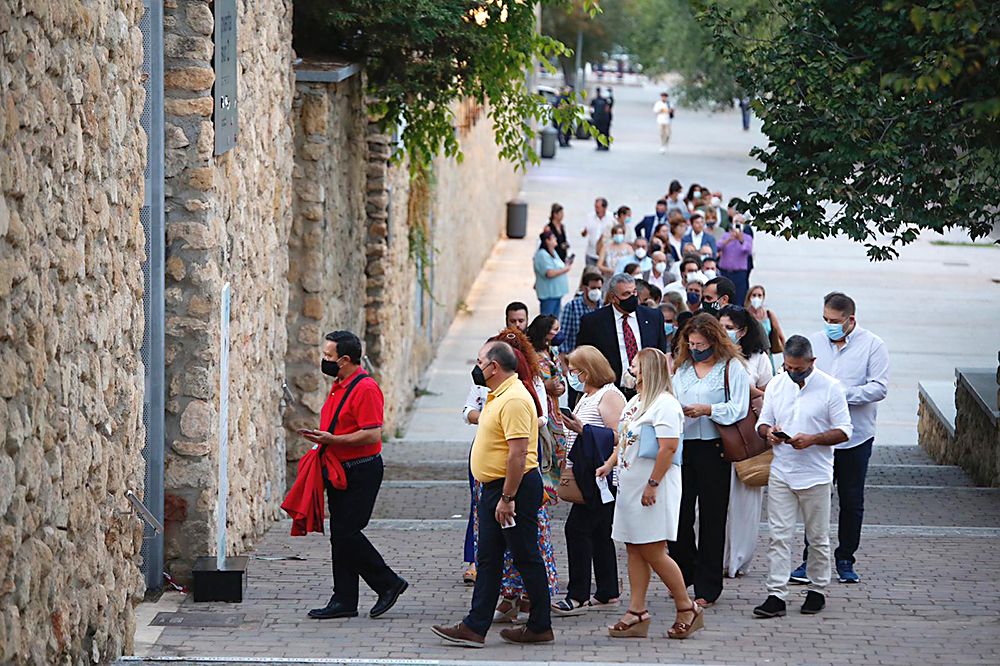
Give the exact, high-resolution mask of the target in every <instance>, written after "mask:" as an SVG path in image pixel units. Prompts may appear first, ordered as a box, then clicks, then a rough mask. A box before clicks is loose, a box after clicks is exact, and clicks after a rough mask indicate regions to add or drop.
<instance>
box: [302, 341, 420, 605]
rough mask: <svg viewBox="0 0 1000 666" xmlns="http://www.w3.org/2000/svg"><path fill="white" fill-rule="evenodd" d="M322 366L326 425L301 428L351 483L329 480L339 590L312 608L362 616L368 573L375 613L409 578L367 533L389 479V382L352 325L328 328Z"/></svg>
mask: <svg viewBox="0 0 1000 666" xmlns="http://www.w3.org/2000/svg"><path fill="white" fill-rule="evenodd" d="M322 366H323V374H325V375H329V376H330V377H333V378H334V382H333V387H332V388H331V389H330V395H329V396H328V397H327V399H326V403H325V404H324V405H323V410H322V412H321V413H320V429H319V430H306V431H302V436H303V437H305V438H306V439H308V440H309V441H311V442H314V443H316V444H319V445H320V446H321V447H325V448H326V450H327V451H330V452H332V453H334V454H335V455H336V456H337V459H338V460H339V461H340V463H341V464H342V465H343V467H344V471H345V472H346V475H347V488H345V489H343V490H338V489H336V488H334V487H333V485H332V484H331V483H330V482H329V480H327V481H326V482H325V486H326V494H327V498H328V502H329V507H330V544H331V550H332V556H333V596H331V597H330V601H329V603H327V605H326V606H324V607H323V608H314V609H312V610H311V611H309V617H312V618H316V619H320V620H325V619H328V618H336V617H357V615H358V579H359V578H364V580H365V583H367V584H368V586H369V587H370V588H372V589H373V590H374V591H375V592H376V593H377V594H378V601H377V602H376V603H375V605H374V606H373V607H372V609H371V611H370V612H369V615H370V616H371V617H373V618H374V617H378V616H380V615H382V614H384V613H385V612H386V611H388V610H389V609H390V608H392V607H393V605H395V603H396V600H397V599H398V598H399V595H400V594H402V593H403V592H404V591H405V590H406V588H407V586H408V584H407V582H406V581H405V580H403V578H401V577H400V576H399V574H397V573H396V572H395V571H393V570H392V569H391V568H389V565H387V564H386V563H385V560H384V559H382V555H381V554H380V553H379V552H378V550H376V548H375V546H373V545H372V543H371V542H370V541H369V540H368V538H367V537H365V535H364V534H363V533H362V530H363V529H364V528H365V527H367V526H368V521H369V520H371V516H372V510H373V509H374V508H375V499H376V497H378V491H379V487H380V486H381V485H382V472H383V465H382V456H381V455H380V454H381V452H382V416H383V406H384V403H383V398H382V390H381V389H380V388H379V387H378V384H376V383H375V380H374V379H372V378H371V377H369V376H368V375H367V374H366V373H365V372H364V371H363V370H362V369H361V340H359V339H358V336H356V335H354V334H353V333H351V332H349V331H334V332H333V333H329V334H327V336H326V341H325V342H324V344H323V361H322ZM331 424H332V426H333V427H331Z"/></svg>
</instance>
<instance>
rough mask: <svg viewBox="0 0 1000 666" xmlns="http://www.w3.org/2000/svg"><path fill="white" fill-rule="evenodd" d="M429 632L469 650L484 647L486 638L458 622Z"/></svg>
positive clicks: (438, 626)
mask: <svg viewBox="0 0 1000 666" xmlns="http://www.w3.org/2000/svg"><path fill="white" fill-rule="evenodd" d="M431 631H433V632H434V633H435V634H436V635H438V636H440V637H441V638H443V639H444V640H446V641H448V642H449V643H453V644H454V645H461V646H462V647H470V648H481V647H483V646H484V645H486V637H485V636H480V635H479V634H477V633H476V632H474V631H473V630H472V629H469V628H468V627H467V626H465V623H464V622H459V623H458V624H456V625H455V626H453V627H445V626H441V625H434V626H433V627H431ZM550 633H551V632H550Z"/></svg>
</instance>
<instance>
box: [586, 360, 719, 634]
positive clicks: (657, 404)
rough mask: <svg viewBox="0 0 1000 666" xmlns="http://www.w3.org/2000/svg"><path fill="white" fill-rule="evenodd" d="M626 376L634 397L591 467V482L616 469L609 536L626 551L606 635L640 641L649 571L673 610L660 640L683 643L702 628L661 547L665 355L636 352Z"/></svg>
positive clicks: (677, 503)
mask: <svg viewBox="0 0 1000 666" xmlns="http://www.w3.org/2000/svg"><path fill="white" fill-rule="evenodd" d="M631 373H632V374H633V375H634V376H635V378H636V385H637V387H638V393H637V395H635V396H634V397H633V398H632V399H631V400H629V402H628V403H627V404H626V405H625V409H624V411H623V412H622V417H621V422H620V423H619V426H618V444H617V446H616V448H615V451H614V453H613V454H612V455H611V458H609V459H608V461H607V462H605V464H604V465H603V466H602V467H600V468H599V469H598V470H597V475H598V476H599V477H601V478H608V477H610V476H611V473H612V471H613V470H614V469H615V468H617V471H618V500H617V501H616V502H615V515H614V522H613V526H612V532H611V536H612V538H613V539H614V540H615V541H621V542H623V543H625V547H626V549H627V552H628V574H629V590H630V591H629V605H628V610H627V611H626V612H625V615H624V617H622V619H621V620H619V621H618V622H617V623H616V624H614V625H613V626H611V627H608V633H609V635H610V636H611V637H612V638H629V637H643V638H645V637H646V636H647V634H648V631H649V625H650V620H651V617H650V614H649V611H648V610H647V609H648V606H647V605H646V593H647V592H648V590H649V582H650V570H652V571H655V572H656V575H657V576H659V577H660V580H662V581H663V582H664V583H665V584H666V586H667V588H668V589H669V590H670V594H671V596H672V597H673V599H674V606H675V608H676V612H677V615H676V617H675V619H674V623H673V626H671V627H670V629H669V630H668V631H667V637H668V638H688V637H689V636H691V634H693V633H694V632H695V631H697V630H698V629H701V628H703V627H704V626H705V616H704V611H703V610H702V609H701V607H700V606H698V604H696V603H695V602H694V601H692V600H691V597H690V596H689V595H688V592H687V585H685V582H684V576H683V575H682V573H681V570H680V568H679V567H678V566H677V564H676V563H675V562H674V560H673V559H671V557H670V556H669V555H668V554H667V547H666V546H667V542H668V541H673V540H675V539H676V538H677V527H678V523H679V518H680V507H681V485H682V483H681V467H680V455H679V454H680V450H679V446H680V441H681V437H682V434H683V431H684V414H683V413H682V411H681V405H680V403H679V402H678V401H677V398H675V397H674V396H673V394H672V393H671V387H670V370H669V367H668V365H667V357H666V354H664V353H663V352H662V351H660V350H659V349H643V350H642V351H640V352H639V353H638V354H636V356H635V358H634V359H633V360H632V368H631ZM647 438H648V440H649V447H648V448H646V443H647Z"/></svg>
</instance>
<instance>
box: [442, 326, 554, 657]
mask: <svg viewBox="0 0 1000 666" xmlns="http://www.w3.org/2000/svg"><path fill="white" fill-rule="evenodd" d="M472 381H474V382H475V383H476V384H477V385H478V386H485V387H487V388H489V390H490V393H489V395H488V396H487V398H486V404H485V405H484V406H483V411H482V412H481V413H480V414H479V427H478V428H477V429H476V439H475V440H474V441H473V442H472V455H471V457H470V459H469V465H470V468H471V470H472V475H473V476H474V477H475V478H476V479H477V480H478V481H479V482H481V483H482V484H483V490H482V494H481V495H480V497H479V504H478V510H479V550H478V552H477V555H476V586H475V589H474V590H473V593H472V609H471V610H470V611H469V614H468V615H466V616H465V619H464V620H462V621H461V622H459V623H458V624H456V625H453V626H444V625H436V626H434V627H431V631H433V632H434V633H435V634H436V635H437V636H439V637H441V638H442V639H444V640H445V641H447V642H448V643H451V644H453V645H461V646H463V647H474V648H481V647H483V646H484V645H485V643H486V633H487V632H488V631H489V629H490V624H492V622H493V610H494V609H495V608H496V605H497V599H498V597H499V596H500V580H501V577H502V574H503V556H504V551H505V550H510V552H511V555H512V556H513V558H514V566H515V567H517V570H518V571H519V572H520V574H521V579H522V580H523V581H524V590H525V592H526V593H527V595H528V598H530V599H531V612H530V614H529V616H528V623H527V624H525V625H522V626H518V627H514V628H511V629H504V630H503V631H501V632H500V637H501V638H502V639H503V640H505V641H507V642H508V643H516V644H534V643H551V642H552V641H553V640H554V637H553V634H552V621H551V614H550V607H549V604H550V603H551V599H550V598H549V583H548V577H547V575H546V573H545V564H544V562H543V561H542V555H541V551H539V548H538V510H539V509H540V508H541V505H542V495H543V491H542V477H541V475H540V474H539V472H538V416H539V414H538V413H537V412H536V410H535V402H534V400H533V399H532V397H531V394H530V393H528V389H527V388H526V387H525V386H524V384H523V383H522V382H521V380H520V379H518V377H517V356H516V355H515V353H514V349H513V348H512V347H511V346H510V345H508V344H507V343H506V342H502V341H490V342H487V343H486V344H485V345H483V347H482V349H480V350H479V356H478V357H477V358H476V365H475V366H473V368H472Z"/></svg>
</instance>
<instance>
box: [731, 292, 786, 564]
mask: <svg viewBox="0 0 1000 666" xmlns="http://www.w3.org/2000/svg"><path fill="white" fill-rule="evenodd" d="M719 323H720V324H722V327H723V328H724V329H726V333H727V334H728V335H729V339H730V340H732V341H733V342H735V343H736V345H737V346H738V347H739V348H740V351H741V352H742V353H743V358H744V359H746V362H747V372H748V373H749V374H750V395H751V396H752V397H757V396H759V395H761V394H763V392H764V388H765V387H766V386H767V383H768V382H769V381H771V378H772V377H773V376H774V373H773V371H772V370H771V361H770V354H768V347H767V338H766V337H765V336H764V329H763V327H762V326H761V325H760V323H759V322H758V321H757V320H756V319H755V318H754V317H753V316H752V315H751V314H750V313H749V312H748V311H747V310H745V309H743V308H741V307H740V306H738V305H728V306H726V307H725V308H723V309H722V313H721V314H720V316H719ZM763 502H764V488H763V487H758V488H752V487H750V486H748V485H747V484H745V483H743V482H742V481H740V477H739V476H738V475H737V474H736V468H735V467H734V468H733V473H732V479H731V480H730V483H729V513H728V516H727V518H726V550H725V552H724V554H723V557H722V569H723V572H724V573H725V574H726V575H727V576H729V577H730V578H736V577H737V576H742V575H744V574H745V573H746V572H747V571H748V570H749V568H750V562H751V561H753V556H754V551H755V550H756V549H757V531H758V528H759V527H760V510H761V505H762V504H763Z"/></svg>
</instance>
